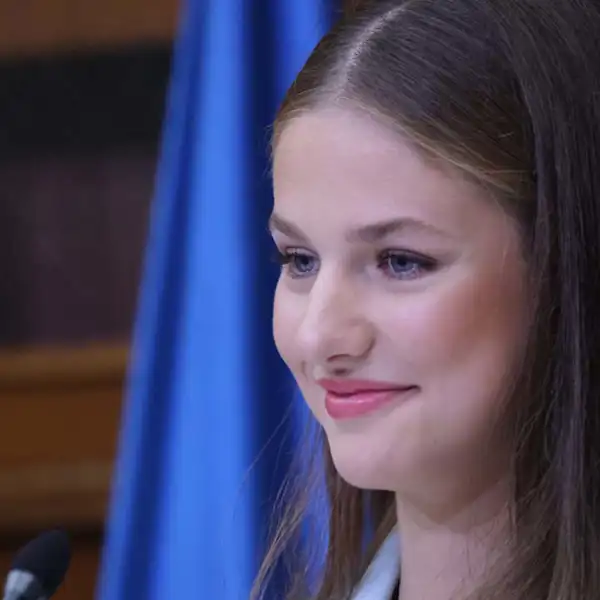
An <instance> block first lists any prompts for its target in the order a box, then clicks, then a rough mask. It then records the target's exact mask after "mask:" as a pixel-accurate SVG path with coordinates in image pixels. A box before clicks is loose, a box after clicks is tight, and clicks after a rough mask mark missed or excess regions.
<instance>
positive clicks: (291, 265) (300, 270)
mask: <svg viewBox="0 0 600 600" xmlns="http://www.w3.org/2000/svg"><path fill="white" fill-rule="evenodd" d="M275 258H276V261H277V262H278V263H279V265H281V267H282V268H285V270H286V271H287V273H288V274H289V275H290V277H295V278H299V277H307V276H309V275H313V274H314V273H315V272H316V268H317V263H318V261H317V259H316V258H315V257H314V256H313V255H312V254H309V253H307V252H305V251H303V250H299V249H295V248H291V249H288V250H285V251H284V252H281V251H277V254H276V256H275Z"/></svg>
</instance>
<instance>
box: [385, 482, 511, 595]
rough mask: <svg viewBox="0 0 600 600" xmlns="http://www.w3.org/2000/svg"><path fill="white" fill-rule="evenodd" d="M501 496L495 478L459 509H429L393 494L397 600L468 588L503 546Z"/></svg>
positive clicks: (462, 592)
mask: <svg viewBox="0 0 600 600" xmlns="http://www.w3.org/2000/svg"><path fill="white" fill-rule="evenodd" d="M507 497H508V494H507V489H506V486H505V485H504V484H497V485H495V486H493V487H492V488H490V489H488V490H486V491H485V492H484V493H482V494H481V495H480V496H479V497H478V498H476V499H475V500H474V501H472V502H470V503H469V504H468V505H463V506H462V507H460V508H459V509H456V510H453V511H448V510H445V511H444V512H443V513H431V512H429V511H428V512H424V511H423V510H417V509H416V508H415V506H414V505H412V504H411V503H410V502H407V501H405V500H403V498H402V497H401V496H399V495H397V497H396V502H397V515H398V530H399V534H400V540H401V546H402V547H401V557H402V558H401V586H400V600H455V599H456V600H458V599H460V600H462V599H464V598H467V597H468V596H469V594H470V593H472V592H474V591H475V590H476V589H477V588H478V587H479V585H480V584H481V583H483V581H484V579H485V576H486V573H487V572H488V570H489V569H490V568H491V567H493V566H494V564H495V563H497V561H498V560H499V559H501V558H502V550H503V549H504V548H505V547H506V542H507V540H508V526H509V518H508V508H507V501H506V499H507Z"/></svg>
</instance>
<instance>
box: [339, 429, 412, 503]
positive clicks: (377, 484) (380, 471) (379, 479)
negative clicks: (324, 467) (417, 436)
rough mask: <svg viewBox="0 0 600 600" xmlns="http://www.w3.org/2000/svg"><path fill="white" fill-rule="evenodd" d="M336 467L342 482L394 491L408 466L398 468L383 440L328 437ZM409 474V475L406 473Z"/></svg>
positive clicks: (363, 437)
mask: <svg viewBox="0 0 600 600" xmlns="http://www.w3.org/2000/svg"><path fill="white" fill-rule="evenodd" d="M327 437H328V440H329V448H330V452H331V457H332V460H333V464H334V466H335V468H336V470H337V472H338V473H339V474H340V476H341V477H342V479H344V481H346V482H347V483H349V484H350V485H352V486H354V487H357V488H360V489H365V490H384V491H395V490H396V489H397V484H398V481H399V480H401V479H403V472H404V471H407V470H409V469H406V468H405V467H407V466H408V465H399V464H398V461H397V459H392V458H391V457H390V455H389V453H388V452H385V451H383V449H382V447H381V442H380V440H368V439H365V436H361V435H360V434H356V435H351V434H348V433H344V434H342V435H336V434H333V435H328V436H327ZM369 442H371V443H369ZM405 474H406V475H408V473H405Z"/></svg>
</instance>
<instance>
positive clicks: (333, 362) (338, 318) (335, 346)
mask: <svg viewBox="0 0 600 600" xmlns="http://www.w3.org/2000/svg"><path fill="white" fill-rule="evenodd" d="M324 275H325V274H324V273H321V274H320V277H317V280H316V281H315V282H314V284H313V286H312V288H311V291H310V293H309V295H308V298H307V301H306V305H305V312H304V316H303V319H302V321H301V323H300V327H299V330H298V337H299V343H300V344H301V345H302V347H303V348H304V352H305V354H306V356H307V358H308V359H309V360H310V361H311V362H313V364H318V365H322V366H324V367H327V368H334V367H335V368H338V369H339V368H342V369H347V368H351V367H352V366H354V365H356V363H357V362H359V361H362V360H364V359H365V357H366V356H367V355H368V353H369V351H370V350H371V348H372V346H373V344H374V341H375V329H374V326H373V323H372V322H371V320H370V319H369V317H368V315H367V314H366V311H365V310H364V303H363V301H362V298H361V294H360V292H359V291H358V290H356V289H354V288H353V287H352V286H350V285H348V284H347V283H346V282H344V281H342V280H341V278H339V277H337V278H336V277H333V276H332V277H327V278H326V277H324Z"/></svg>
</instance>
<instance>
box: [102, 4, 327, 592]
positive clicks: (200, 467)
mask: <svg viewBox="0 0 600 600" xmlns="http://www.w3.org/2000/svg"><path fill="white" fill-rule="evenodd" d="M332 16H333V9H332V2H331V1H330V2H329V3H327V1H326V0H214V1H207V0H191V1H189V2H188V3H187V5H186V6H185V7H184V9H183V14H182V18H181V27H180V31H179V35H178V39H177V41H176V45H175V52H174V61H173V71H172V80H171V85H170V92H169V98H168V109H167V114H166V117H165V127H164V132H163V142H162V153H161V159H160V164H159V169H158V176H157V184H156V195H155V201H154V208H153V214H152V219H151V226H150V232H149V239H148V248H147V256H146V264H145V273H144V277H143V283H142V291H141V298H140V304H139V313H138V320H137V325H136V330H135V336H134V344H133V358H132V363H131V368H130V375H129V382H128V392H127V403H126V409H125V413H124V417H123V430H122V435H121V442H120V451H119V461H118V465H117V472H116V477H115V483H114V492H113V497H112V503H111V510H110V516H109V520H108V530H107V538H106V545H105V552H104V558H103V565H102V570H101V577H100V583H99V588H98V597H99V598H100V600H154V599H156V600H165V599H168V600H175V599H181V598H194V599H197V600H202V599H204V598H206V599H209V598H210V599H211V600H215V599H218V600H243V599H246V598H247V597H248V591H249V588H250V585H251V581H252V578H253V576H254V573H255V569H256V567H257V564H258V560H259V554H260V552H259V550H260V540H261V539H262V537H263V534H264V527H265V523H266V521H267V519H268V517H269V515H270V511H271V502H272V500H273V498H274V496H275V491H276V489H277V487H278V484H279V483H280V480H281V476H282V474H283V472H284V471H285V469H286V467H287V460H288V459H287V457H288V456H289V452H288V450H289V447H290V445H291V444H293V443H294V440H293V435H292V436H290V435H288V436H285V435H284V433H285V432H284V431H283V430H282V431H280V433H279V436H278V437H277V436H276V437H275V438H274V440H273V442H272V443H271V444H270V445H269V446H267V448H266V450H265V452H264V453H263V455H262V457H261V459H260V460H259V461H258V463H257V464H256V467H255V468H254V469H253V470H252V471H250V470H249V469H250V467H251V465H252V463H253V462H254V460H255V458H256V457H257V455H258V454H259V452H260V450H261V449H262V448H263V447H264V445H265V443H266V442H267V440H268V439H269V437H271V435H272V434H273V432H274V431H275V430H276V429H277V426H278V425H279V424H280V423H281V421H282V419H283V417H284V414H285V412H286V411H287V410H288V408H289V407H290V403H293V402H294V401H293V398H294V393H293V385H292V383H291V381H290V380H289V378H288V376H287V375H286V373H285V372H284V368H283V366H282V364H281V362H280V360H279V358H278V357H277V356H276V353H275V350H274V347H273V342H272V338H271V305H272V292H273V286H274V282H275V277H276V271H277V267H276V266H275V265H274V264H272V263H270V261H269V254H270V253H271V251H272V248H271V242H270V241H269V239H268V235H267V233H266V223H267V218H268V215H269V213H270V210H271V187H270V181H269V177H268V168H269V165H268V160H267V157H268V137H269V135H268V125H269V124H270V123H271V121H272V119H273V116H274V113H275V109H276V106H277V104H278V103H279V101H280V99H281V97H282V95H283V93H284V91H285V89H286V87H287V86H288V85H289V83H290V82H291V81H292V79H293V77H294V75H295V73H296V72H297V70H298V69H299V68H300V67H301V65H302V63H303V61H304V60H305V59H306V57H307V56H308V54H309V52H310V50H311V49H312V48H313V47H314V45H315V44H316V42H317V41H318V39H319V37H320V36H321V35H322V33H323V32H324V30H325V29H326V27H327V26H328V24H329V22H330V20H331V18H332ZM140 110H143V107H140ZM296 403H297V404H299V403H298V402H297V401H296ZM293 410H294V418H293V419H292V420H291V422H292V426H293V425H294V423H297V422H298V421H299V420H301V412H302V409H301V408H300V407H299V406H296V407H294V409H293ZM284 429H285V428H284Z"/></svg>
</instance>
